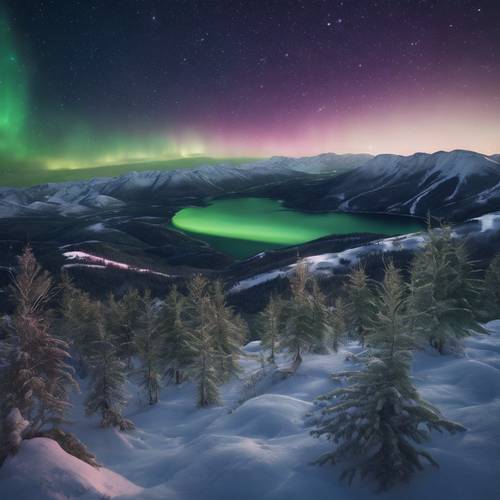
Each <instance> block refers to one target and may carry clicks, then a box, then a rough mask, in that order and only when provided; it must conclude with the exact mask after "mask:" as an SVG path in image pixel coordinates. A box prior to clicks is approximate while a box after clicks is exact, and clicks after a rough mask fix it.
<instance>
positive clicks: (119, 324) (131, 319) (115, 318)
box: [106, 290, 141, 368]
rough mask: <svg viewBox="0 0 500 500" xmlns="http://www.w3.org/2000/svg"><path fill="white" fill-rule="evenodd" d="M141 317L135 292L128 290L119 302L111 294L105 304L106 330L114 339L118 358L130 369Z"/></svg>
mask: <svg viewBox="0 0 500 500" xmlns="http://www.w3.org/2000/svg"><path fill="white" fill-rule="evenodd" d="M140 315H141V297H140V295H139V292H138V291H137V290H128V291H127V293H125V295H123V297H122V298H121V299H120V300H117V299H116V297H115V296H114V295H113V294H111V295H110V296H109V298H108V302H107V313H106V323H107V326H106V328H107V329H108V330H109V332H110V333H111V335H112V336H113V337H114V340H113V342H114V344H115V346H116V349H117V353H118V356H119V357H120V358H121V359H123V360H124V361H125V363H126V366H127V367H128V368H130V366H131V362H132V357H133V356H134V354H136V350H135V347H136V344H135V338H134V337H135V332H136V331H137V329H138V326H139V321H140Z"/></svg>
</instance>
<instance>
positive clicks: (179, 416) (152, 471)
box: [0, 320, 500, 500]
mask: <svg viewBox="0 0 500 500" xmlns="http://www.w3.org/2000/svg"><path fill="white" fill-rule="evenodd" d="M487 327H488V329H489V330H491V332H492V334H491V335H489V336H481V337H474V338H470V339H467V340H466V341H465V351H464V355H461V356H439V355H438V354H435V353H434V352H430V351H429V352H427V351H426V352H420V353H417V355H416V356H415V360H414V370H413V374H414V380H415V382H416V384H417V386H418V387H419V389H420V391H421V394H422V395H423V397H424V398H426V399H427V400H429V401H430V402H432V403H434V404H435V405H437V406H438V407H439V408H440V409H441V410H442V412H443V413H444V415H445V416H446V417H448V418H451V419H453V420H456V421H458V422H460V423H461V424H463V425H465V426H466V427H467V432H465V433H463V434H459V435H455V436H450V435H439V434H437V435H434V436H433V439H432V441H431V442H429V444H428V445H427V448H428V450H429V451H430V452H431V453H432V455H433V456H434V458H435V459H436V460H437V461H438V462H439V463H440V466H441V467H440V469H439V470H438V469H435V468H432V467H428V468H426V469H425V470H424V471H422V472H420V473H418V474H416V475H415V477H414V479H413V481H412V482H411V483H410V484H408V485H401V486H399V487H397V488H395V489H393V490H391V491H389V492H388V493H384V494H382V495H381V496H380V495H376V494H375V493H374V485H373V484H371V483H359V482H356V483H355V484H354V485H353V486H352V487H348V486H347V485H345V484H342V483H340V482H339V479H338V478H339V473H340V472H341V470H342V464H339V465H337V466H336V467H333V466H330V465H325V466H323V467H319V466H313V465H310V463H311V461H312V460H313V459H315V458H316V457H317V456H318V455H320V454H321V453H322V452H324V451H325V450H326V449H328V447H329V446H330V444H329V443H328V442H326V441H323V440H318V439H315V438H313V437H311V436H310V435H309V431H310V428H308V426H307V422H308V419H307V417H306V414H307V413H308V412H309V411H310V410H311V409H312V407H313V405H312V401H313V400H314V398H315V397H316V396H317V395H319V394H321V393H324V392H326V391H328V390H329V389H331V388H332V386H333V383H332V381H331V380H330V379H329V374H330V373H332V372H336V371H340V370H345V369H349V368H352V364H351V362H349V361H346V359H345V358H346V356H345V352H340V353H339V354H336V355H334V354H332V355H307V356H305V358H304V362H303V364H302V366H301V367H300V368H299V370H298V372H297V373H296V374H295V375H293V376H291V377H289V378H287V379H285V380H275V381H274V382H272V383H271V381H268V383H267V384H266V383H261V384H260V385H259V384H258V385H257V387H256V389H255V391H254V388H253V386H250V387H249V386H248V384H247V386H246V390H245V391H243V389H242V387H243V382H242V381H233V382H231V383H228V384H226V385H225V386H224V387H223V388H222V396H223V398H224V403H225V404H224V406H222V407H215V408H210V409H203V410H202V409H197V408H196V407H195V404H194V401H195V396H194V388H193V386H192V385H190V384H184V385H182V386H180V387H174V386H169V387H166V388H164V390H163V391H162V397H161V402H160V403H159V404H158V405H157V406H154V407H148V406H147V405H146V404H145V403H144V401H143V400H142V399H143V398H142V397H141V396H140V394H139V392H138V389H137V388H136V387H135V386H134V385H133V384H130V386H129V391H130V394H131V402H130V405H129V407H128V409H127V412H126V413H127V416H128V417H129V418H131V419H132V420H134V422H135V423H136V425H137V429H136V430H135V431H132V432H129V433H122V432H119V431H116V430H112V429H106V430H104V429H101V428H99V427H98V424H97V420H96V419H87V418H85V417H84V416H83V409H82V404H81V403H82V400H83V397H84V394H82V395H80V396H78V397H77V398H76V401H75V407H74V414H73V416H72V418H73V419H74V422H73V423H72V424H69V425H68V429H70V430H71V431H73V432H75V433H76V434H77V435H78V436H79V437H80V438H81V439H82V440H83V441H84V442H85V443H86V444H87V445H88V446H89V448H90V449H91V450H92V451H93V452H94V453H95V454H96V455H97V458H98V460H99V461H100V462H101V463H102V464H103V465H104V468H102V469H100V470H96V469H92V468H91V467H89V466H87V465H86V464H82V463H81V462H79V461H77V460H75V459H73V458H71V457H69V456H67V455H66V454H65V453H64V452H62V450H60V449H58V448H57V445H56V444H54V443H52V442H50V441H47V440H44V439H37V440H34V441H31V442H25V443H24V444H23V446H22V448H21V450H20V452H19V454H18V455H17V456H16V457H14V458H10V459H8V461H7V462H6V463H5V465H4V466H3V467H2V468H1V469H0V498H1V499H2V500H4V499H5V500H11V499H12V500H14V499H15V500H26V499H35V498H36V499H37V500H46V499H57V500H62V499H66V498H80V499H85V500H89V499H97V498H101V499H102V498H120V499H125V498H128V499H136V500H138V499H141V500H142V499H144V500H150V499H157V500H159V499H166V500H168V499H176V500H224V499H231V500H233V499H235V500H236V499H237V500H247V499H248V500H250V499H252V500H253V499H267V500H274V499H276V500H278V499H283V500H285V499H286V500H302V499H309V498H312V499H315V500H331V499H338V500H354V499H356V500H367V499H372V500H373V499H375V498H384V499H387V500H402V499H404V500H421V499H425V500H434V499H436V500H437V499H439V500H442V499H444V498H453V500H471V499H477V500H498V499H500V320H498V321H495V322H491V323H489V324H488V325H487ZM347 350H351V351H355V350H357V347H356V346H354V345H353V346H348V349H347ZM246 352H247V353H248V355H249V357H248V358H245V359H243V365H244V369H245V374H244V377H248V376H249V375H250V374H251V373H252V372H253V371H255V370H256V369H258V367H259V366H260V365H259V360H258V357H259V352H260V344H259V343H258V342H251V343H250V344H248V346H247V347H246ZM280 363H285V360H284V359H280ZM82 388H83V389H84V384H83V383H82ZM83 392H85V391H83ZM243 393H245V395H246V398H247V399H246V401H245V402H244V403H241V401H240V400H241V397H242V394H243ZM108 469H109V470H108ZM111 471H113V472H111Z"/></svg>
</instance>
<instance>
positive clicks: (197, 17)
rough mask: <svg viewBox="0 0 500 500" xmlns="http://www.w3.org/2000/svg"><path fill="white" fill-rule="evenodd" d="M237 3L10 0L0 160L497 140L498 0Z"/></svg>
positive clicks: (49, 163)
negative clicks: (466, 1)
mask: <svg viewBox="0 0 500 500" xmlns="http://www.w3.org/2000/svg"><path fill="white" fill-rule="evenodd" d="M479 3H482V2H479ZM146 4H147V2H146ZM146 4H145V5H146ZM363 4H364V3H363ZM242 5H244V4H241V5H239V2H234V3H232V5H231V8H227V9H225V10H224V12H216V10H217V9H215V10H214V9H213V8H210V7H209V6H208V4H207V5H204V4H196V5H194V4H193V5H184V4H182V5H181V4H177V3H176V2H173V3H172V4H170V5H169V6H164V7H161V8H158V9H156V7H155V11H156V13H155V16H154V19H152V17H151V16H145V17H144V16H143V15H142V11H141V10H140V9H139V10H138V9H135V8H132V7H131V6H128V5H125V4H124V6H123V9H121V10H120V12H116V13H115V14H116V18H113V20H111V19H110V18H109V12H108V10H107V8H106V7H105V6H104V5H102V6H99V8H93V7H92V5H90V3H89V4H87V3H84V4H82V5H80V4H79V5H78V6H77V7H75V8H74V9H69V8H67V9H66V8H59V9H57V8H55V6H53V5H48V4H47V5H41V6H40V9H39V11H37V12H36V13H33V11H32V10H31V9H29V8H28V7H26V6H24V5H22V2H12V5H10V8H9V9H8V12H7V13H1V12H0V157H1V158H9V157H16V158H21V159H23V160H25V161H27V162H28V161H29V162H34V164H35V165H36V166H37V168H41V169H51V170H57V169H79V168H87V167H94V166H100V165H113V164H120V163H131V164H133V163H134V162H140V161H152V160H161V159H172V158H182V157H189V156H192V155H205V156H212V157H218V158H224V157H240V156H250V157H269V156H275V155H279V156H294V157H297V156H311V155H316V154H320V153H327V152H334V153H339V154H342V153H370V154H380V153H394V154H403V155H409V154H413V153H415V152H428V153H432V152H435V151H437V150H453V149H470V150H474V151H478V152H481V153H484V154H488V155H489V154H495V153H500V61H499V51H498V46H500V45H499V44H500V36H499V32H498V29H497V26H498V22H500V19H499V18H498V16H497V14H496V11H493V10H492V9H491V8H490V6H489V4H487V3H485V4H484V5H479V4H478V5H477V6H473V5H470V6H469V5H466V6H462V7H461V8H460V9H451V7H452V5H453V3H452V2H449V1H448V0H443V1H441V2H434V1H430V2H429V3H428V5H425V6H422V5H420V4H418V5H416V4H415V5H413V4H411V5H410V3H408V4H407V5H406V4H405V5H404V6H403V5H401V6H399V7H398V8H395V7H394V6H392V7H391V5H389V3H388V4H377V5H372V4H370V3H369V2H368V3H366V4H365V5H361V3H360V5H349V6H348V5H338V6H334V5H333V4H331V5H330V4H328V3H325V5H319V4H318V5H317V6H316V7H315V8H314V9H313V8H311V9H299V8H296V6H293V5H292V4H290V5H289V6H287V8H282V7H281V8H280V7H279V6H278V5H274V4H273V3H272V2H271V3H266V4H265V5H263V6H262V7H261V8H259V9H256V11H255V12H247V16H248V19H246V18H243V17H241V15H240V14H239V13H240V10H241V9H240V7H241V6H242ZM94 7H95V6H94ZM332 20H333V21H332ZM221 23H222V24H221ZM128 25H130V26H131V27H132V28H133V29H132V30H130V31H129V30H126V31H124V30H123V29H122V26H128ZM61 26H63V27H64V29H62V30H60V27H61ZM222 26H224V27H225V29H224V30H222V29H221V27H222ZM298 27H300V29H299V28H298ZM57 30H59V31H60V36H59V37H54V36H53V33H54V32H56V31H57ZM27 34H29V36H27ZM21 42H22V43H21ZM167 47H168V50H166V48H167ZM19 165H21V163H19Z"/></svg>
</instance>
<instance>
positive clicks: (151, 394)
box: [135, 290, 161, 405]
mask: <svg viewBox="0 0 500 500" xmlns="http://www.w3.org/2000/svg"><path fill="white" fill-rule="evenodd" d="M141 302H142V312H141V316H140V321H139V328H138V331H137V333H136V335H135V342H136V350H137V353H138V356H139V359H140V362H141V368H140V370H139V372H140V374H141V377H142V381H141V385H142V387H144V389H145V390H146V393H147V396H148V401H149V404H150V405H154V404H156V403H158V394H159V390H160V380H161V356H160V354H161V353H160V345H161V344H160V324H159V321H158V311H157V307H156V305H155V302H154V299H153V298H152V297H151V292H150V291H149V290H147V291H146V292H145V293H144V296H143V297H142V301H141Z"/></svg>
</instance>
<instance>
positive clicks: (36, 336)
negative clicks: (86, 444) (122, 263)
mask: <svg viewBox="0 0 500 500" xmlns="http://www.w3.org/2000/svg"><path fill="white" fill-rule="evenodd" d="M12 280H13V283H12V285H11V286H10V292H11V297H12V299H13V302H14V304H15V312H14V316H13V319H12V322H11V323H10V325H9V330H8V332H7V337H6V339H5V340H4V341H3V342H2V343H1V352H0V356H1V358H2V359H1V363H0V365H1V366H2V369H1V370H0V394H1V403H2V408H1V409H2V419H3V423H2V426H5V427H6V428H8V427H9V425H10V424H9V422H11V421H13V415H15V416H16V418H15V419H14V420H15V421H16V422H21V421H22V422H27V424H26V425H24V424H23V434H25V435H34V434H36V433H37V432H38V431H39V430H40V429H41V428H42V427H44V426H45V425H47V424H50V423H52V424H57V423H60V422H61V421H62V420H63V418H64V414H65V412H66V411H67V409H68V407H69V406H70V403H69V401H68V399H69V390H70V389H71V388H75V389H77V388H78V385H77V383H76V381H75V380H74V378H73V376H72V369H71V367H70V366H69V365H68V361H69V359H70V355H69V352H68V350H69V346H68V344H67V343H66V342H64V341H63V340H61V339H59V338H56V337H55V336H54V328H53V323H52V319H51V313H50V310H49V306H50V301H51V300H52V299H53V298H54V296H55V293H56V288H55V287H54V285H53V282H52V278H51V277H50V275H49V273H48V272H47V271H44V270H42V268H41V267H40V265H39V263H38V262H37V260H36V258H35V256H34V254H33V252H32V249H31V247H30V246H27V247H26V248H25V249H24V252H23V254H22V255H21V256H20V257H18V270H17V273H16V274H15V275H14V276H13V277H12ZM6 418H7V420H4V419H6ZM17 427H18V426H17Z"/></svg>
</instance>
